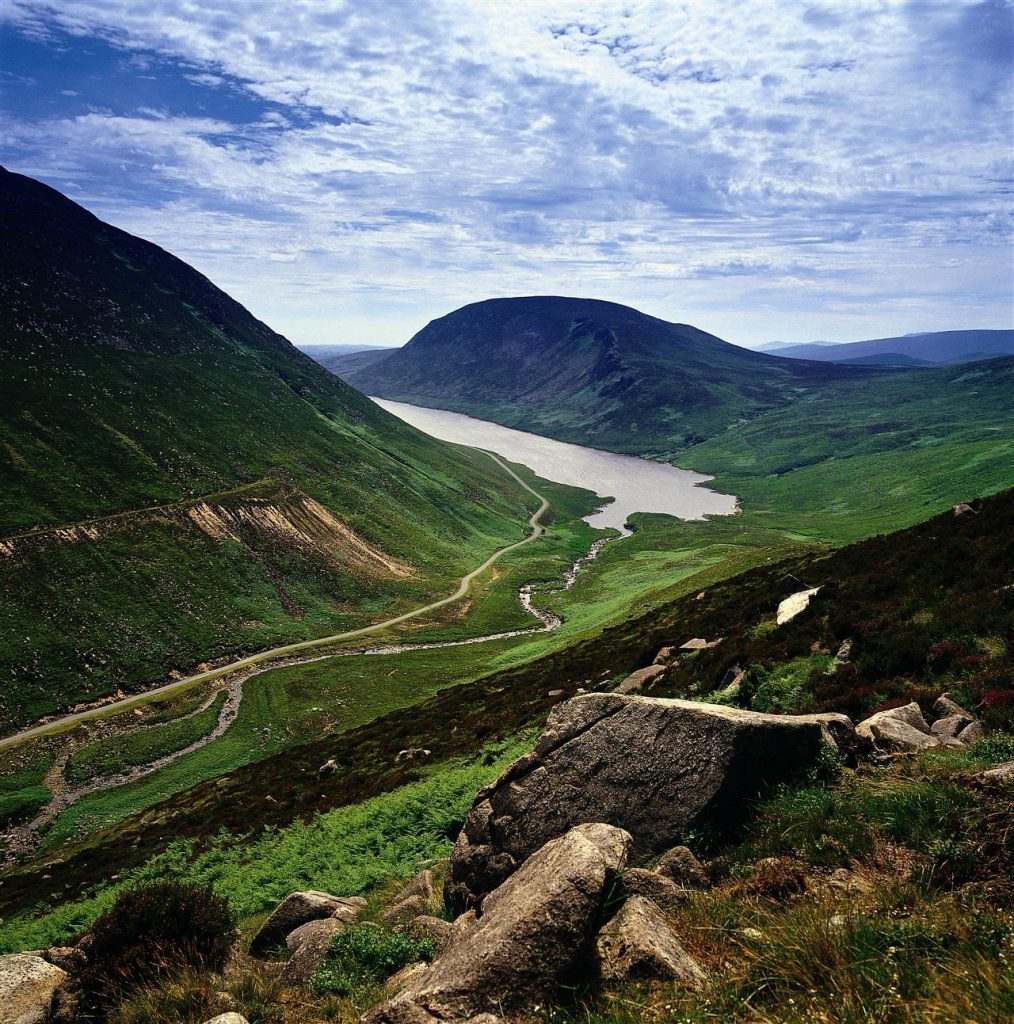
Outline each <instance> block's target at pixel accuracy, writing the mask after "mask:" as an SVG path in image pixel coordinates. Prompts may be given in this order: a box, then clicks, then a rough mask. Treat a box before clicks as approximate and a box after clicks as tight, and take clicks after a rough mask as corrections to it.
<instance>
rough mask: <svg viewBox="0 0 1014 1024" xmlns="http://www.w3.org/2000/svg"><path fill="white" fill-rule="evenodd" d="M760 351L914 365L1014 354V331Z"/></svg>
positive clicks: (938, 334)
mask: <svg viewBox="0 0 1014 1024" xmlns="http://www.w3.org/2000/svg"><path fill="white" fill-rule="evenodd" d="M760 351H765V352H776V353H777V354H778V355H780V356H784V357H786V358H788V359H818V360H823V361H827V362H835V363H858V362H859V360H863V362H865V363H867V364H872V363H873V362H874V361H876V362H877V363H879V364H881V365H893V366H910V365H917V364H931V363H973V362H978V361H980V360H983V359H995V358H996V357H997V356H1010V355H1014V331H933V332H930V333H928V334H906V335H904V336H903V337H900V338H874V339H872V340H870V341H852V342H844V343H842V344H832V343H828V342H826V341H818V342H813V343H812V344H809V345H787V344H785V343H783V342H777V343H775V344H772V345H768V346H765V348H763V349H761V350H760Z"/></svg>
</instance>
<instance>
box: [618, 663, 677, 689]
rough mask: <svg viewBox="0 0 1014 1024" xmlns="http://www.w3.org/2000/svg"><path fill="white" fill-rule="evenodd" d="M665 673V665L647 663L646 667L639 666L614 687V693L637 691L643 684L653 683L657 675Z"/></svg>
mask: <svg viewBox="0 0 1014 1024" xmlns="http://www.w3.org/2000/svg"><path fill="white" fill-rule="evenodd" d="M662 675H665V665H649V666H648V667H647V668H639V669H638V670H637V671H636V672H631V673H630V675H629V676H627V678H626V679H624V680H623V682H622V683H620V685H619V686H617V687H616V690H615V691H614V692H615V693H637V691H638V690H643V689H644V688H645V686H648V685H649V684H651V683H653V682H654V681H655V680H656V679H658V677H659V676H662Z"/></svg>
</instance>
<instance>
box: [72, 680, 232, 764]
mask: <svg viewBox="0 0 1014 1024" xmlns="http://www.w3.org/2000/svg"><path fill="white" fill-rule="evenodd" d="M226 696H227V695H226V694H225V693H224V692H222V693H220V694H219V695H218V696H217V697H216V698H215V699H214V701H212V703H211V704H210V705H209V706H208V707H207V708H206V709H205V710H204V711H201V712H200V713H198V714H195V715H192V716H191V717H189V718H181V719H178V720H177V721H174V722H168V723H166V724H164V725H156V726H154V727H152V728H148V729H144V730H143V731H140V732H134V733H128V734H127V735H125V736H112V737H110V738H109V739H105V740H100V741H99V742H98V743H92V744H90V745H88V746H86V747H82V748H81V749H80V750H76V751H75V752H74V754H73V755H72V756H71V758H70V760H69V761H68V762H67V767H66V769H65V770H64V777H65V778H66V779H67V781H68V782H71V783H74V782H87V781H88V780H90V779H94V778H99V777H101V776H105V775H116V774H117V773H119V772H122V771H125V770H126V769H128V768H132V767H135V766H137V765H145V764H150V763H151V762H152V761H156V760H158V759H159V758H160V757H164V756H165V755H166V754H171V753H173V752H174V751H177V750H183V749H184V748H185V747H189V746H190V744H191V743H195V742H196V741H197V740H199V739H200V738H201V737H202V736H206V735H207V734H208V733H209V732H211V730H212V729H213V728H214V727H215V724H216V723H217V722H218V716H219V715H220V714H221V711H222V708H223V707H224V705H225V701H226Z"/></svg>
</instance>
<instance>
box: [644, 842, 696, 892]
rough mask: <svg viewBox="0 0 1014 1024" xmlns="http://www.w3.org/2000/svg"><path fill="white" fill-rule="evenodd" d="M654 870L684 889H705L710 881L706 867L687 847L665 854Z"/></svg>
mask: <svg viewBox="0 0 1014 1024" xmlns="http://www.w3.org/2000/svg"><path fill="white" fill-rule="evenodd" d="M654 870H655V873H656V874H658V875H662V876H664V877H665V878H668V879H670V881H673V882H675V883H676V884H677V885H679V886H681V887H682V888H684V889H703V888H705V887H706V886H707V885H708V881H709V879H708V873H707V871H705V870H704V865H703V864H701V862H700V861H699V860H698V859H697V858H696V857H695V856H694V855H693V854H692V853H691V852H690V850H688V849H687V847H685V846H674V847H673V848H672V849H671V850H667V851H666V852H665V853H663V854H662V856H661V857H659V859H658V863H657V864H656V865H655V868H654Z"/></svg>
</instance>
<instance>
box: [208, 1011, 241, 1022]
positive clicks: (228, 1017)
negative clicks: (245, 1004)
mask: <svg viewBox="0 0 1014 1024" xmlns="http://www.w3.org/2000/svg"><path fill="white" fill-rule="evenodd" d="M204 1024H250V1022H249V1021H248V1020H247V1019H246V1017H244V1016H243V1014H241V1013H235V1012H234V1011H232V1010H230V1011H229V1012H228V1013H220V1014H219V1015H218V1016H217V1017H212V1018H211V1020H208V1021H205V1022H204Z"/></svg>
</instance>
